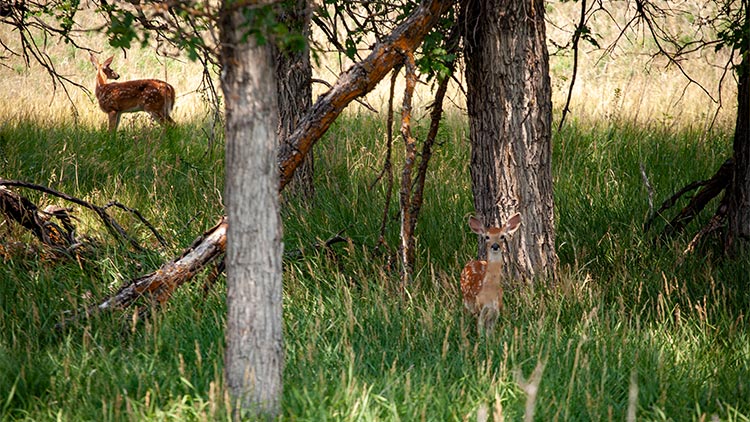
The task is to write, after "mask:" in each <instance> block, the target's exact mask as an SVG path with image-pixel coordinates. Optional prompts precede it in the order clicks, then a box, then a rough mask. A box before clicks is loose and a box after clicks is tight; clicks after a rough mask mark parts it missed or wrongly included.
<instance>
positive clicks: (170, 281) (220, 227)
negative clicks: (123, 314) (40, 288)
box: [57, 217, 227, 328]
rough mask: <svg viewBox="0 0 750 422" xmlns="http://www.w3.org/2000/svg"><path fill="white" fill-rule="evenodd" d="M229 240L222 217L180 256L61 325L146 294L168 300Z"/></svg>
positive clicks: (66, 319) (153, 298)
mask: <svg viewBox="0 0 750 422" xmlns="http://www.w3.org/2000/svg"><path fill="white" fill-rule="evenodd" d="M226 242H227V219H226V217H222V218H221V220H219V222H218V223H217V224H216V225H215V226H214V227H212V228H211V229H209V230H208V231H206V232H205V233H203V234H202V235H200V236H199V237H198V238H196V239H195V240H194V241H193V243H192V244H191V245H190V246H189V247H188V248H187V249H185V250H184V251H183V252H182V254H181V255H180V256H179V257H178V258H175V259H173V260H172V261H170V262H167V263H166V264H164V265H162V266H161V267H160V268H159V269H158V270H156V271H154V272H152V273H150V274H147V275H144V276H142V277H138V278H136V279H134V280H132V281H130V282H129V283H127V284H126V285H124V286H123V287H121V288H120V289H119V290H118V291H117V292H115V293H114V294H112V295H111V296H109V297H108V298H106V299H105V300H104V301H102V302H101V303H99V304H98V305H95V306H91V307H89V308H87V309H86V310H85V311H83V312H80V313H79V314H78V315H72V316H70V317H66V318H65V319H64V320H63V321H62V322H60V323H58V324H57V327H58V328H64V327H65V326H66V325H68V324H70V323H72V322H75V321H76V320H78V319H80V318H88V317H90V316H93V315H96V314H98V313H100V312H103V311H111V310H116V309H124V308H127V307H128V306H130V305H131V304H133V303H134V302H135V301H136V300H137V299H139V298H140V297H143V296H147V297H149V298H151V299H152V301H154V302H155V303H159V304H162V303H164V302H166V301H167V300H168V299H169V298H170V296H171V295H172V292H174V291H175V289H177V288H178V287H179V286H181V285H182V284H184V283H186V282H187V281H189V280H191V279H192V278H193V277H194V276H195V275H196V274H197V273H198V272H200V271H201V270H203V269H204V268H206V267H207V266H208V265H209V264H210V263H211V262H212V261H213V260H214V259H216V258H217V257H218V256H220V255H222V254H223V253H224V252H225V251H226Z"/></svg>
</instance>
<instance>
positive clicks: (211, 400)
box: [0, 115, 750, 421]
mask: <svg viewBox="0 0 750 422" xmlns="http://www.w3.org/2000/svg"><path fill="white" fill-rule="evenodd" d="M383 127H384V125H383V124H382V122H381V121H380V120H378V119H376V118H374V117H371V116H369V115H349V116H345V117H343V118H342V119H339V121H338V122H337V123H336V124H335V125H334V126H333V128H332V129H331V130H330V131H329V133H328V134H327V135H326V137H325V139H323V140H321V141H320V143H319V144H318V145H317V147H316V160H317V162H316V172H317V173H316V187H315V189H316V190H315V197H314V198H313V200H312V201H311V202H310V203H304V202H302V201H301V200H299V199H297V198H294V197H287V198H285V200H284V201H283V209H282V216H283V218H284V242H285V249H286V250H287V251H288V252H290V253H288V255H287V259H285V263H284V271H285V272H284V319H285V332H284V342H285V371H284V397H283V416H282V419H284V420H310V421H320V420H378V421H379V420H435V421H446V420H475V419H476V418H478V417H482V416H483V415H488V416H489V417H490V418H493V417H494V418H495V420H498V419H499V417H500V416H501V415H502V417H504V418H505V419H506V420H518V419H521V418H523V416H524V414H525V411H526V410H525V409H526V403H527V398H528V395H527V393H526V390H525V389H524V387H528V381H529V379H530V377H531V374H532V371H533V370H534V369H535V368H540V369H542V376H541V381H540V382H539V384H538V394H537V395H536V397H535V406H534V409H535V415H536V419H537V420H555V419H560V420H624V419H626V417H627V414H628V412H629V411H631V412H632V411H635V412H636V415H637V419H638V420H690V419H694V420H704V419H709V418H716V419H718V420H728V421H747V420H748V419H750V384H749V383H748V380H750V338H748V330H747V321H746V316H745V313H746V312H747V309H748V307H749V306H748V305H750V295H749V294H748V289H747V287H748V283H749V282H750V280H749V279H748V276H747V274H748V270H750V265H749V264H750V259H748V258H747V256H741V257H736V258H727V257H725V256H724V255H723V253H722V251H721V248H720V247H718V246H716V245H717V244H718V242H717V240H716V239H711V238H709V239H708V240H707V241H706V242H704V243H703V244H702V245H700V247H699V249H698V250H697V251H696V252H693V253H692V254H688V255H685V254H683V252H682V251H683V250H684V249H685V246H686V245H687V243H688V242H689V241H690V238H691V233H694V232H695V231H696V230H698V229H699V228H700V224H701V223H703V222H705V221H706V220H707V218H708V215H704V216H702V217H701V218H700V219H699V221H697V222H696V223H694V224H693V225H691V226H688V228H687V232H686V233H685V234H683V235H680V236H676V237H673V238H671V239H658V238H657V234H658V231H659V229H660V228H661V227H662V226H663V224H664V219H657V224H656V226H655V227H654V229H653V230H652V231H650V232H644V230H643V223H644V222H645V220H646V218H647V217H648V215H649V205H648V190H647V189H646V187H645V184H644V182H643V178H642V175H641V170H640V168H641V166H643V169H644V170H645V174H646V176H647V177H648V180H649V183H650V185H651V186H652V187H653V190H654V196H655V200H656V201H657V205H658V202H659V201H661V200H664V199H666V198H667V197H668V196H669V195H671V194H672V193H673V192H675V191H676V190H678V189H679V188H680V187H682V186H683V185H684V184H686V183H688V182H690V181H693V180H698V179H705V178H707V177H709V176H710V175H712V174H713V172H714V171H715V170H716V169H717V168H718V167H719V165H720V164H721V163H722V162H723V160H724V159H725V158H726V157H727V156H728V154H729V153H730V147H729V144H730V140H729V137H728V136H727V135H726V134H724V133H721V132H718V133H713V134H710V135H705V134H701V133H694V132H690V131H683V132H674V131H673V132H668V131H666V130H662V129H660V128H659V127H643V126H637V125H629V124H626V123H619V122H611V121H610V122H605V123H590V122H580V121H578V122H576V121H574V122H571V123H570V124H569V125H568V126H567V127H565V128H564V129H563V131H562V132H559V133H556V134H555V135H554V153H553V175H554V186H555V212H556V216H555V217H556V228H557V248H558V254H559V257H560V268H559V277H558V280H557V281H556V285H555V286H554V287H550V286H543V285H537V286H535V287H533V288H530V289H528V291H524V292H510V293H509V294H506V304H505V305H506V311H505V312H504V314H503V315H502V316H501V319H500V322H499V324H498V327H497V330H496V332H495V333H494V334H493V335H492V336H490V337H488V338H482V337H479V336H478V335H477V332H476V323H475V321H474V320H473V319H472V318H471V317H470V316H468V315H466V314H465V313H464V312H463V310H462V304H461V300H460V291H459V288H458V285H457V277H458V273H459V271H460V268H461V266H462V264H463V262H465V261H466V260H468V259H470V258H471V257H472V255H473V253H474V251H475V250H476V246H475V245H476V239H475V237H474V235H472V234H470V232H469V230H468V227H466V221H467V219H466V216H467V215H468V214H470V213H471V212H472V206H471V204H472V201H471V186H470V177H469V173H468V165H467V163H468V157H469V145H468V134H467V131H466V128H465V127H464V125H463V122H462V120H461V119H460V118H458V117H456V116H450V115H449V117H448V119H447V120H446V122H445V123H444V125H443V128H441V132H440V135H439V139H440V145H439V147H438V149H437V151H436V153H435V155H434V157H433V162H432V166H431V170H430V174H429V177H428V184H427V192H426V196H425V198H426V199H425V205H424V207H423V210H422V214H421V216H420V221H419V223H418V227H417V236H418V240H417V245H418V257H417V262H418V266H417V274H416V276H415V280H414V283H413V284H412V285H409V286H407V289H406V292H405V293H404V294H400V293H399V289H398V280H399V277H398V270H397V268H396V266H395V263H394V260H393V253H394V252H395V247H396V246H395V245H397V236H398V227H397V208H396V204H397V198H396V197H395V196H394V198H393V200H392V202H391V208H390V209H389V210H386V211H385V212H386V214H385V215H386V221H387V222H388V225H387V230H386V244H387V245H390V248H389V247H382V246H381V247H379V248H376V245H377V241H378V236H379V228H380V222H381V219H382V218H383V215H384V210H383V204H384V202H385V192H386V189H385V185H384V180H383V179H380V180H378V178H377V177H378V174H379V173H380V170H381V168H382V166H383V160H384V155H385V154H384V145H385V142H384V140H385V134H384V129H383ZM424 130H425V128H417V129H416V130H415V134H416V135H417V137H418V138H419V135H420V134H423V133H424ZM399 149H400V148H399V144H396V148H395V150H396V151H398V150H399ZM0 152H2V154H0V155H1V156H2V157H3V159H2V161H1V162H0V175H2V177H4V178H7V179H18V180H25V181H28V182H33V183H38V184H42V185H46V186H49V187H51V188H53V189H56V190H59V191H62V192H65V193H68V194H70V195H74V196H78V197H80V198H82V199H85V200H87V201H90V202H93V203H97V204H99V205H103V204H105V203H107V202H108V201H110V200H117V201H119V202H121V203H123V204H125V205H127V206H128V207H131V208H135V209H138V210H139V211H140V212H141V213H143V215H144V216H145V217H146V219H148V221H150V222H151V223H152V224H153V225H154V226H155V227H156V228H157V229H158V230H159V231H160V233H161V234H162V235H163V236H164V237H165V238H166V239H167V241H168V245H167V247H161V246H160V245H159V244H158V242H157V241H156V240H155V239H154V238H153V236H152V235H151V234H150V232H149V231H148V230H147V229H146V228H145V227H144V226H143V224H142V223H140V222H139V221H138V220H137V219H135V218H134V217H133V216H132V215H130V214H128V213H126V212H117V213H115V217H116V218H117V219H118V220H119V221H121V223H122V224H123V225H124V226H125V227H126V228H127V229H128V231H129V233H130V234H131V236H133V237H135V238H136V239H138V241H139V242H140V243H141V244H142V245H143V246H145V247H146V249H147V251H148V252H145V253H142V252H134V251H133V250H132V249H130V248H129V247H128V245H127V244H124V243H120V242H118V241H117V240H115V239H113V238H112V237H111V236H110V235H108V234H107V233H106V231H105V230H104V228H103V227H102V226H101V224H100V222H99V221H98V220H97V218H96V216H95V215H92V214H91V213H90V212H88V211H86V210H83V209H76V216H77V218H78V220H77V221H76V224H77V225H78V227H79V232H80V233H82V234H86V235H89V236H91V238H92V245H95V247H92V248H90V249H89V250H86V251H83V252H81V253H80V254H79V255H78V256H76V257H68V258H64V257H63V258H61V257H56V256H53V255H51V254H49V253H47V252H46V251H45V250H44V249H43V248H42V247H41V246H39V245H38V244H37V243H36V241H35V240H34V239H33V238H32V237H31V236H30V235H29V234H28V233H24V232H23V230H22V229H20V228H19V227H17V226H15V225H13V224H12V223H10V222H8V221H3V222H2V224H1V225H0V252H1V253H2V265H1V266H0V415H2V416H1V417H2V419H3V420H42V421H43V420H180V421H182V420H224V419H228V418H229V415H228V413H227V405H226V404H227V400H228V398H227V395H226V391H225V388H224V385H223V374H222V371H223V365H222V361H223V344H224V333H223V327H224V314H225V304H224V297H225V291H224V286H223V279H220V282H219V283H217V284H216V285H215V286H213V287H212V288H211V289H209V290H206V289H204V286H203V282H204V281H205V279H206V277H205V275H200V276H198V277H197V278H196V279H195V280H194V281H193V282H191V283H190V284H188V285H185V286H183V287H182V288H181V289H180V290H178V292H177V293H176V295H175V296H174V297H173V298H172V299H171V300H170V302H169V304H168V305H167V306H166V307H165V308H163V309H154V310H152V312H151V313H150V316H148V317H147V318H146V319H140V318H139V317H138V315H135V314H133V313H132V312H129V311H126V312H123V313H114V314H110V315H102V316H99V317H97V318H94V319H91V320H88V321H85V322H83V323H81V324H79V325H78V326H75V327H72V328H71V329H69V330H68V331H65V332H62V333H61V332H58V331H56V330H55V328H54V325H55V324H56V323H57V322H58V321H60V319H61V318H62V317H63V315H65V312H66V311H69V310H75V309H79V308H81V307H83V306H86V305H90V304H92V303H94V302H95V301H96V300H97V299H101V298H102V297H104V296H105V295H107V293H108V292H110V291H111V289H113V288H116V287H117V286H119V285H120V284H121V283H123V282H125V281H127V280H129V279H132V278H135V277H137V276H139V275H142V274H145V273H147V272H150V271H152V270H153V269H155V268H157V267H158V266H159V264H160V263H162V262H163V261H165V260H168V259H172V258H173V257H175V255H176V254H178V253H179V251H180V250H182V248H184V247H186V246H188V245H189V244H190V242H191V241H192V240H193V239H194V238H195V237H197V235H199V234H200V233H201V232H202V231H203V230H205V229H207V228H209V227H211V226H212V225H213V224H214V223H215V222H216V221H217V220H218V218H219V216H220V215H221V213H222V210H223V206H222V192H223V168H224V166H223V144H222V143H221V141H219V142H218V143H209V142H208V139H206V137H205V133H204V132H203V131H202V130H201V129H200V124H198V123H196V124H187V125H184V126H183V125H180V126H177V127H175V128H171V129H168V130H166V131H165V130H163V129H161V128H159V127H156V126H152V125H150V124H146V125H142V124H134V125H130V126H127V125H125V127H124V128H123V130H121V131H120V132H118V133H117V134H116V135H110V134H108V133H106V132H104V131H102V130H99V129H93V128H88V127H83V126H73V125H69V126H65V125H63V126H60V125H54V126H49V125H41V124H37V123H33V122H28V121H11V122H4V123H2V125H0ZM400 159H401V157H400V156H399V155H398V154H396V156H395V157H394V162H395V164H396V168H398V167H399V166H400ZM396 176H398V173H396ZM16 191H17V192H19V193H21V194H22V195H24V196H27V197H28V198H29V199H31V200H33V201H34V202H36V203H37V204H40V205H42V206H45V205H48V204H58V205H66V206H70V204H65V203H64V202H62V201H60V200H58V199H57V198H54V197H52V196H49V195H42V194H39V193H36V192H34V191H31V190H24V189H17V190H16ZM683 205H684V204H683ZM338 233H342V236H345V237H346V238H348V239H349V241H348V242H345V243H337V244H334V245H332V247H331V248H330V249H327V250H325V249H324V250H321V249H316V248H315V247H313V245H315V244H316V243H319V242H320V241H325V240H326V239H328V238H330V237H332V236H334V235H336V234H338Z"/></svg>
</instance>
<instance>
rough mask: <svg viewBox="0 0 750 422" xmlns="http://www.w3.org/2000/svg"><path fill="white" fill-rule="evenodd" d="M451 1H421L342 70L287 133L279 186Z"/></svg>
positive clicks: (417, 42)
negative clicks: (357, 58) (286, 148)
mask: <svg viewBox="0 0 750 422" xmlns="http://www.w3.org/2000/svg"><path fill="white" fill-rule="evenodd" d="M452 5H453V2H452V1H450V0H431V1H425V2H424V3H421V4H420V5H419V7H417V8H416V9H415V10H414V11H413V12H412V14H411V15H409V17H408V18H407V19H406V20H405V21H404V22H403V23H401V24H400V25H399V26H397V27H396V28H395V29H394V30H393V32H391V33H390V34H389V35H388V36H387V37H385V38H384V39H382V40H381V41H380V42H378V43H377V44H376V45H375V47H373V49H372V51H371V52H370V54H369V55H368V56H367V57H366V58H365V59H363V60H362V61H360V62H357V63H355V64H354V65H352V67H350V68H349V69H348V70H347V71H346V72H344V73H342V74H341V75H340V76H339V78H338V79H337V80H336V83H335V84H333V87H331V89H329V90H328V92H326V93H325V94H323V95H321V96H320V97H318V99H317V100H316V101H315V104H313V105H312V107H310V110H309V111H308V113H307V114H306V115H305V117H304V118H303V119H302V120H300V121H299V124H298V125H297V128H296V129H295V130H294V132H293V133H292V134H291V135H289V136H288V137H287V142H288V143H289V144H290V145H292V146H293V147H292V148H291V149H290V150H289V151H288V152H287V153H285V154H282V155H281V156H280V157H279V167H280V169H279V173H280V177H281V182H280V185H281V186H280V188H279V189H284V186H286V184H287V183H289V181H290V180H291V179H292V175H293V174H294V171H295V169H296V168H297V166H298V165H299V163H300V162H301V161H302V159H303V158H304V157H305V155H306V154H307V152H308V151H309V150H310V148H312V146H313V144H314V143H315V142H316V141H317V140H318V139H320V138H321V137H322V136H323V134H324V133H325V132H326V131H327V130H328V128H329V127H331V124H333V122H334V120H336V118H337V117H338V115H339V114H341V112H342V111H343V110H344V108H345V107H346V106H347V105H348V104H349V103H350V102H352V101H354V100H355V99H357V98H358V97H360V96H362V95H365V94H367V93H368V92H370V91H371V90H372V89H373V88H375V86H376V85H377V84H378V82H380V81H381V80H382V79H383V77H385V75H387V74H388V73H389V72H390V71H391V69H393V68H394V67H395V66H397V65H399V64H401V63H403V53H404V52H405V51H414V50H415V49H416V48H417V47H418V46H419V45H420V44H422V41H423V40H424V37H425V35H427V33H428V32H430V29H431V28H432V27H433V26H434V25H435V23H437V21H438V19H439V18H440V16H441V15H442V14H443V12H444V11H446V10H448V9H449V8H450V7H451V6H452Z"/></svg>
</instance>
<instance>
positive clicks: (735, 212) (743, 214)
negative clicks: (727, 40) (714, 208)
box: [725, 7, 750, 251]
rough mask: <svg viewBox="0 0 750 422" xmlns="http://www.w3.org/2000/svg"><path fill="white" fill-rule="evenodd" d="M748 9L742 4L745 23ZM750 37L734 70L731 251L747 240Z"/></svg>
mask: <svg viewBox="0 0 750 422" xmlns="http://www.w3.org/2000/svg"><path fill="white" fill-rule="evenodd" d="M748 21H750V8H747V7H745V22H748ZM748 54H750V37H748V36H745V42H744V45H743V46H742V48H740V56H741V57H742V62H741V63H740V66H739V67H738V69H737V73H738V75H737V76H738V86H737V123H736V125H735V129H734V144H733V146H734V173H733V177H732V179H731V182H730V184H729V189H728V191H727V193H728V195H729V197H728V204H729V207H728V210H727V220H728V230H727V236H726V239H725V243H726V247H727V249H728V250H730V251H732V250H734V249H735V248H737V247H738V246H740V245H741V244H747V242H748V241H749V240H750V58H749V57H748Z"/></svg>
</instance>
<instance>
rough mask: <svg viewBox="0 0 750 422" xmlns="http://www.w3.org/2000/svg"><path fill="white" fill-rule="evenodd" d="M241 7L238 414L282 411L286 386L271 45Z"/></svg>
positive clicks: (231, 99) (236, 72)
mask: <svg viewBox="0 0 750 422" xmlns="http://www.w3.org/2000/svg"><path fill="white" fill-rule="evenodd" d="M252 15H253V11H252V10H251V9H250V8H248V9H244V8H238V9H237V10H233V11H231V12H228V13H225V16H224V18H223V21H222V23H221V29H222V51H221V60H222V64H223V68H224V72H223V74H222V90H223V91H224V98H226V143H227V145H226V188H225V189H226V190H225V195H226V209H227V218H228V222H229V225H228V230H227V252H226V272H227V327H226V351H225V375H226V384H227V387H228V389H229V393H230V396H231V398H232V406H233V408H234V418H235V420H238V419H240V418H241V417H242V416H243V415H248V413H249V416H250V417H252V418H253V419H255V418H257V417H258V415H260V414H263V415H266V416H268V417H274V416H276V415H278V413H279V407H280V406H279V405H280V401H281V392H282V370H283V341H282V314H281V255H282V246H281V222H280V219H279V211H278V188H279V179H278V173H277V172H278V166H277V165H276V156H277V145H278V143H277V140H276V130H277V120H278V103H277V99H276V78H275V73H274V59H273V52H272V49H271V48H270V47H269V46H268V45H265V46H258V45H256V42H255V39H254V37H253V36H249V37H245V33H246V32H247V28H248V24H249V25H252V24H253V23H252V22H249V23H248V22H247V20H248V19H249V18H248V16H250V17H252Z"/></svg>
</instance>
